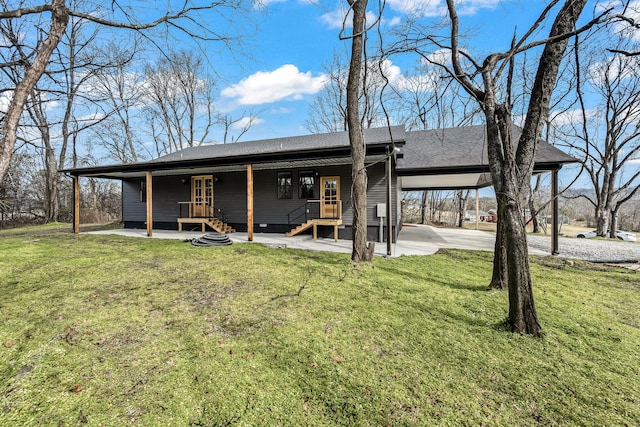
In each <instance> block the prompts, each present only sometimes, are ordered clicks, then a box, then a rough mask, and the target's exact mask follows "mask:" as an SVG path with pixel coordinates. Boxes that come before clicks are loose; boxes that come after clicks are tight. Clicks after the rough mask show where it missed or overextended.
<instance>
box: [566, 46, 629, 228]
mask: <svg viewBox="0 0 640 427" xmlns="http://www.w3.org/2000/svg"><path fill="white" fill-rule="evenodd" d="M633 49H635V48H634V47H630V46H629V43H628V42H627V41H625V40H620V42H619V43H618V44H617V46H616V48H615V49H613V50H614V51H629V50H633ZM587 56H590V57H591V61H592V62H591V63H590V64H585V65H586V66H585V67H583V68H584V69H585V70H586V72H587V74H588V77H587V80H588V82H589V85H590V86H591V88H592V89H593V92H594V94H595V95H596V96H597V97H598V103H597V105H596V106H595V108H594V109H589V108H588V107H587V106H586V105H585V102H584V98H583V97H580V100H581V101H582V102H581V112H580V116H581V119H580V120H578V121H576V122H569V123H567V124H565V125H564V126H563V127H561V128H560V131H561V132H562V133H563V134H564V135H565V138H563V139H564V140H565V141H567V142H566V143H567V145H568V146H569V148H570V149H571V150H572V152H573V153H574V154H575V155H576V156H577V157H579V158H580V159H581V160H582V164H583V166H584V171H585V173H586V174H587V176H588V177H589V180H590V182H591V185H592V189H593V194H589V193H584V194H582V197H584V198H585V199H587V200H588V201H589V202H590V203H591V205H592V206H593V208H594V216H595V226H596V232H597V234H598V235H599V236H605V235H607V232H609V237H612V238H614V237H615V230H616V228H617V214H618V212H619V211H620V209H621V207H622V206H623V205H624V204H625V203H627V202H628V201H629V200H631V199H632V198H633V197H634V196H635V194H637V193H638V189H639V188H640V170H638V169H637V168H633V167H632V165H631V161H633V160H636V159H637V158H638V157H640V56H635V55H625V54H621V53H607V52H606V51H602V50H597V51H595V52H592V53H591V54H587ZM563 128H564V129H563Z"/></svg>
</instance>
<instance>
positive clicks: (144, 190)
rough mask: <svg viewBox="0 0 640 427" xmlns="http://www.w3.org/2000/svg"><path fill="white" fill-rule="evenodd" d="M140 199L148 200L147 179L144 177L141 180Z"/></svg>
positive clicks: (142, 200)
mask: <svg viewBox="0 0 640 427" xmlns="http://www.w3.org/2000/svg"><path fill="white" fill-rule="evenodd" d="M140 201H141V202H146V201H147V181H145V180H144V179H141V180H140Z"/></svg>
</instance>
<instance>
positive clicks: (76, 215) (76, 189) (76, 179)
mask: <svg viewBox="0 0 640 427" xmlns="http://www.w3.org/2000/svg"><path fill="white" fill-rule="evenodd" d="M73 232H74V233H79V232H80V176H78V175H74V176H73Z"/></svg>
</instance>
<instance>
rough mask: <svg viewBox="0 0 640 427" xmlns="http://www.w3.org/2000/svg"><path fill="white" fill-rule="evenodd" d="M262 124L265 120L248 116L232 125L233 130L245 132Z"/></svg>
mask: <svg viewBox="0 0 640 427" xmlns="http://www.w3.org/2000/svg"><path fill="white" fill-rule="evenodd" d="M261 123H264V120H263V119H261V118H258V117H256V116H246V117H243V118H241V119H238V120H236V121H235V122H233V124H232V125H231V129H233V130H243V129H246V128H250V127H253V126H257V125H259V124H261Z"/></svg>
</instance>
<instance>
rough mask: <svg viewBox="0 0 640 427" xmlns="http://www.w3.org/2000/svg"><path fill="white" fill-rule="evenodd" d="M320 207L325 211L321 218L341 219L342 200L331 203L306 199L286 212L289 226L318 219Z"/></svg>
mask: <svg viewBox="0 0 640 427" xmlns="http://www.w3.org/2000/svg"><path fill="white" fill-rule="evenodd" d="M321 209H322V210H324V213H325V216H324V217H323V218H327V219H342V200H337V201H336V203H332V204H327V203H325V204H321V203H320V200H307V201H306V202H304V204H302V205H300V206H298V207H297V208H295V209H293V210H292V211H291V212H289V213H288V214H287V222H288V224H289V226H293V225H299V224H303V223H305V222H307V221H309V220H310V219H319V218H321V217H322V215H321V212H320V210H321Z"/></svg>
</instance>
